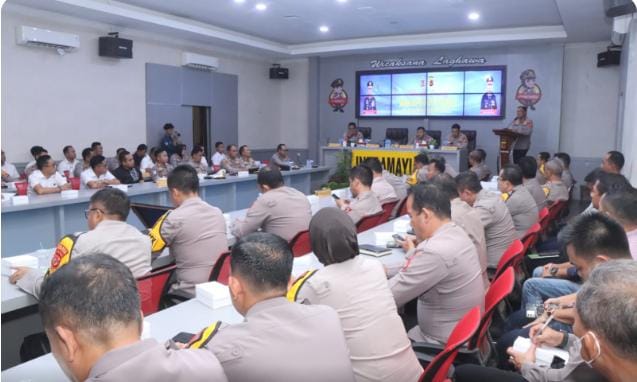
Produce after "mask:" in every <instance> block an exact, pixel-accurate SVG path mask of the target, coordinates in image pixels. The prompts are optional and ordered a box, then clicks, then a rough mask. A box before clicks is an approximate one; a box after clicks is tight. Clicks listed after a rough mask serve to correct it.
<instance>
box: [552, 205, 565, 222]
mask: <svg viewBox="0 0 637 382" xmlns="http://www.w3.org/2000/svg"><path fill="white" fill-rule="evenodd" d="M565 207H566V201H565V200H558V201H557V202H555V203H553V204H552V205H551V206H550V207H549V222H551V221H553V220H555V219H557V218H558V217H559V216H560V213H561V212H562V210H563V209H564V208H565Z"/></svg>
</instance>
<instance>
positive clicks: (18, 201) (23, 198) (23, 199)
mask: <svg viewBox="0 0 637 382" xmlns="http://www.w3.org/2000/svg"><path fill="white" fill-rule="evenodd" d="M11 201H12V202H13V205H14V206H21V205H23V204H29V197H28V196H27V195H20V196H17V195H16V196H14V197H12V198H11Z"/></svg>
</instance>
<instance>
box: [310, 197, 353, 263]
mask: <svg viewBox="0 0 637 382" xmlns="http://www.w3.org/2000/svg"><path fill="white" fill-rule="evenodd" d="M310 241H311V243H312V251H314V254H315V255H316V257H317V258H318V259H319V261H320V262H321V263H322V264H323V265H326V266H327V265H330V264H334V263H342V262H344V261H346V260H349V259H352V258H354V257H355V256H357V255H358V239H357V237H356V226H355V225H354V222H353V221H352V219H351V218H350V217H349V216H348V215H347V214H346V213H345V212H343V211H341V210H340V209H338V208H323V209H321V210H320V211H319V212H317V213H316V215H314V217H313V218H312V220H311V221H310Z"/></svg>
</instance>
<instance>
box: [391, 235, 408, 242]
mask: <svg viewBox="0 0 637 382" xmlns="http://www.w3.org/2000/svg"><path fill="white" fill-rule="evenodd" d="M391 237H393V238H394V240H399V241H405V238H404V237H402V236H400V235H399V234H397V233H395V234H393V235H391Z"/></svg>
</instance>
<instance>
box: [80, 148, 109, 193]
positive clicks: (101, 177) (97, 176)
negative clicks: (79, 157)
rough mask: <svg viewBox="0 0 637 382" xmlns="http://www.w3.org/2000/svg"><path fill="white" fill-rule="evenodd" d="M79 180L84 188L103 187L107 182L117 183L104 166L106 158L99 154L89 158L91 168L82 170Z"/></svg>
mask: <svg viewBox="0 0 637 382" xmlns="http://www.w3.org/2000/svg"><path fill="white" fill-rule="evenodd" d="M80 180H81V183H82V187H84V188H104V187H106V186H107V185H109V184H119V180H117V178H115V177H114V176H113V174H111V173H110V171H108V169H107V168H106V158H104V157H103V156H101V155H95V156H93V157H92V158H91V168H88V169H86V170H84V171H83V172H82V175H81V176H80Z"/></svg>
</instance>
